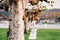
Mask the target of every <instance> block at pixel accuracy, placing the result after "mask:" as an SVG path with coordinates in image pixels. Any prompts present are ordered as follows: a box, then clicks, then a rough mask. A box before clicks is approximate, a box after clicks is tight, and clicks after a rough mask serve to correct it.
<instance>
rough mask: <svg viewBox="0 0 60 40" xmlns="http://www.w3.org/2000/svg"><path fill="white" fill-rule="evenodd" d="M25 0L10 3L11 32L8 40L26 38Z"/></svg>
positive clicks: (22, 39)
mask: <svg viewBox="0 0 60 40" xmlns="http://www.w3.org/2000/svg"><path fill="white" fill-rule="evenodd" d="M23 1H24V0H15V1H12V4H11V5H10V9H11V10H10V11H11V14H10V17H11V19H10V33H9V37H8V40H24V21H23V20H22V17H23V15H24V4H23Z"/></svg>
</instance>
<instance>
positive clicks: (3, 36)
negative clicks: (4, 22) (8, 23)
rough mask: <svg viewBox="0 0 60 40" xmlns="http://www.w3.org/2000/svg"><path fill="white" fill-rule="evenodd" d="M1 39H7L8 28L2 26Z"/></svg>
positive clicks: (0, 29) (0, 30)
mask: <svg viewBox="0 0 60 40" xmlns="http://www.w3.org/2000/svg"><path fill="white" fill-rule="evenodd" d="M0 40H7V29H5V28H0Z"/></svg>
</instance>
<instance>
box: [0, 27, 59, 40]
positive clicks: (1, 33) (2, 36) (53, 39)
mask: <svg viewBox="0 0 60 40" xmlns="http://www.w3.org/2000/svg"><path fill="white" fill-rule="evenodd" d="M29 34H30V31H29V32H28V33H27V34H25V40H28V37H29ZM0 40H7V29H5V28H4V29H2V28H0ZM37 40H60V30H53V29H52V30H50V29H38V30H37Z"/></svg>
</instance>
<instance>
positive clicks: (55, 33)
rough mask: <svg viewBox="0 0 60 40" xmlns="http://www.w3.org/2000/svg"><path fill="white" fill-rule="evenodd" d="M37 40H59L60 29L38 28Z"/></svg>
mask: <svg viewBox="0 0 60 40" xmlns="http://www.w3.org/2000/svg"><path fill="white" fill-rule="evenodd" d="M37 40H60V30H53V29H52V30H51V29H39V30H38V31H37Z"/></svg>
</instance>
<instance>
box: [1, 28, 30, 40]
mask: <svg viewBox="0 0 60 40" xmlns="http://www.w3.org/2000/svg"><path fill="white" fill-rule="evenodd" d="M29 34H30V31H29V32H28V33H27V34H25V40H28V37H29ZM0 40H7V29H5V28H0Z"/></svg>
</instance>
